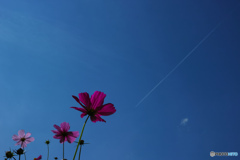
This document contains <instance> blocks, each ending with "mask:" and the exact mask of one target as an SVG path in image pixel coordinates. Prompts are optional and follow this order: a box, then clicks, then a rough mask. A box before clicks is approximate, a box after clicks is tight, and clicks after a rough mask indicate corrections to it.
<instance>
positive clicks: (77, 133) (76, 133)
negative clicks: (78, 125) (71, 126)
mask: <svg viewBox="0 0 240 160" xmlns="http://www.w3.org/2000/svg"><path fill="white" fill-rule="evenodd" d="M69 135H70V136H72V137H75V138H77V137H78V136H79V132H78V131H72V132H71V133H70V134H69Z"/></svg>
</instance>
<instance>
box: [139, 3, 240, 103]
mask: <svg viewBox="0 0 240 160" xmlns="http://www.w3.org/2000/svg"><path fill="white" fill-rule="evenodd" d="M239 4H240V3H239ZM239 4H238V5H239ZM238 5H237V7H238ZM237 7H236V8H237ZM236 8H235V9H236ZM235 9H234V10H232V11H231V12H230V14H231V13H232V12H233V11H235ZM227 15H228V14H227ZM224 19H225V18H223V20H222V21H221V22H219V23H218V24H217V25H216V26H215V27H214V28H213V29H212V30H211V31H210V32H209V33H208V34H207V35H206V36H205V37H204V38H203V39H202V40H201V41H200V42H199V43H198V44H197V45H196V46H195V47H194V48H193V49H192V50H191V51H190V52H189V53H188V54H187V55H186V56H185V57H184V58H183V59H182V60H181V61H180V62H179V63H178V64H177V65H176V66H175V67H174V68H173V69H172V70H171V71H170V72H169V73H168V74H167V75H166V76H165V77H163V79H162V80H160V82H158V84H157V85H156V86H155V87H153V89H151V91H149V92H148V93H147V94H146V95H145V96H144V97H143V99H142V100H140V101H139V102H138V104H137V105H136V106H135V107H138V106H139V105H140V104H141V103H142V102H143V101H144V100H145V99H146V98H147V97H148V96H149V95H150V94H151V93H152V92H153V91H154V90H155V89H156V88H157V87H158V86H159V85H160V84H161V83H163V81H164V80H165V79H167V78H168V77H169V76H170V75H171V74H172V73H173V72H174V71H175V70H176V69H177V68H178V67H179V66H180V65H181V64H182V63H183V62H184V61H185V60H186V59H187V58H188V57H189V56H190V55H191V54H192V53H193V52H194V51H195V50H196V49H197V48H198V47H199V46H200V45H201V44H202V43H203V42H204V41H205V40H206V39H208V37H209V36H210V35H211V34H212V33H213V32H214V31H215V30H216V29H217V28H218V27H219V26H220V25H221V24H222V23H223V21H224Z"/></svg>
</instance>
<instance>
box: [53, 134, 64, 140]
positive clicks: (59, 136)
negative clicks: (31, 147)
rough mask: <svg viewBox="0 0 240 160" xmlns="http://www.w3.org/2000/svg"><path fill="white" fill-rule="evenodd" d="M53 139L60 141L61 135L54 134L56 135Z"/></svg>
mask: <svg viewBox="0 0 240 160" xmlns="http://www.w3.org/2000/svg"><path fill="white" fill-rule="evenodd" d="M53 138H55V139H61V138H62V135H60V134H56V135H54V136H53Z"/></svg>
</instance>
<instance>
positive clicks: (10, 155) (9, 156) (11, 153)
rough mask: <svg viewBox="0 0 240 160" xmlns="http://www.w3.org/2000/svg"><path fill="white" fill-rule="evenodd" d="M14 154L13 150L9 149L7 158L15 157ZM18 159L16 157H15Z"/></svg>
mask: <svg viewBox="0 0 240 160" xmlns="http://www.w3.org/2000/svg"><path fill="white" fill-rule="evenodd" d="M14 156H15V155H14V154H13V152H12V151H11V150H10V151H7V152H5V157H6V159H12V158H13V159H15V158H14ZM15 160H16V159H15Z"/></svg>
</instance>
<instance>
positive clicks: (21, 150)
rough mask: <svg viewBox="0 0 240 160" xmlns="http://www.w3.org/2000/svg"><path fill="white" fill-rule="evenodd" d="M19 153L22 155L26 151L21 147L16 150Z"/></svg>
mask: <svg viewBox="0 0 240 160" xmlns="http://www.w3.org/2000/svg"><path fill="white" fill-rule="evenodd" d="M14 152H15V153H16V154H17V155H22V154H24V153H25V151H24V150H23V149H22V148H19V149H18V150H15V151H14Z"/></svg>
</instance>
